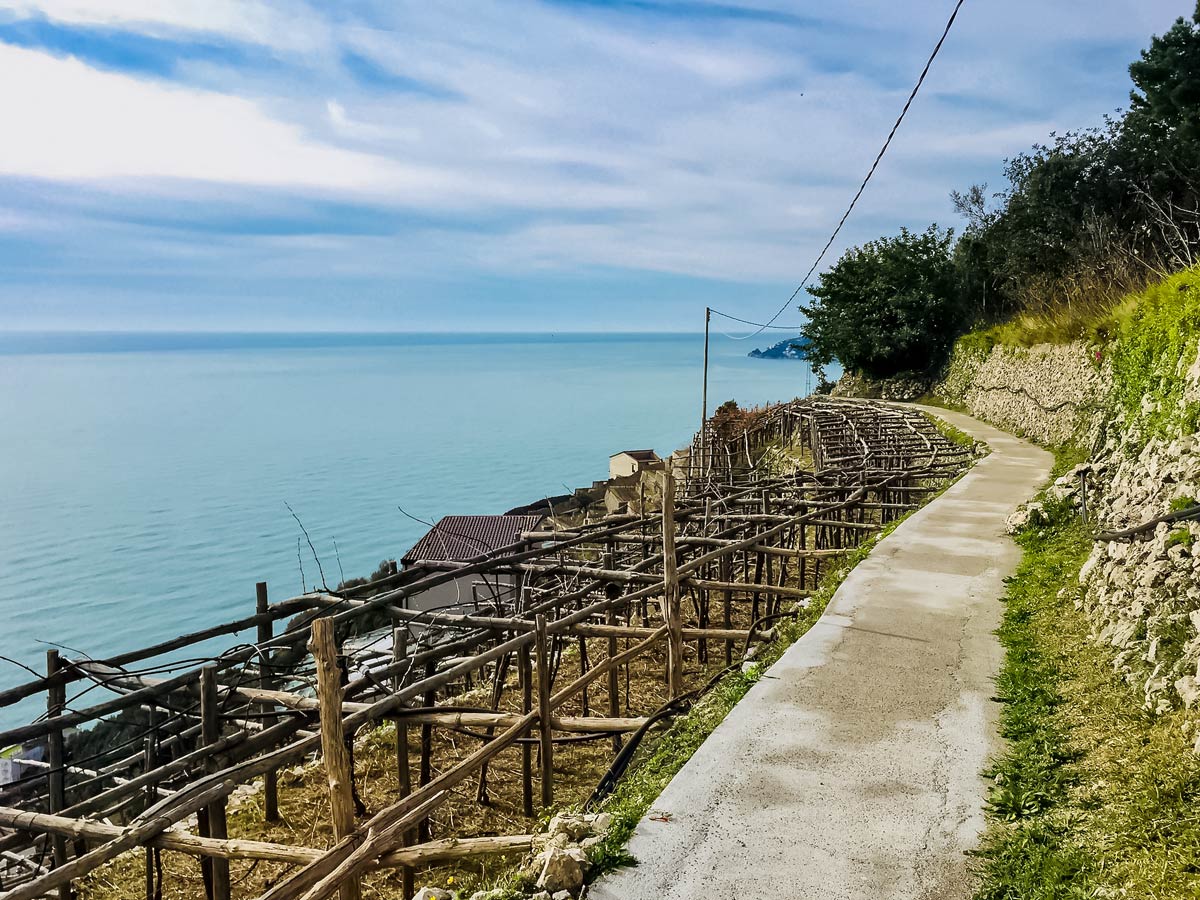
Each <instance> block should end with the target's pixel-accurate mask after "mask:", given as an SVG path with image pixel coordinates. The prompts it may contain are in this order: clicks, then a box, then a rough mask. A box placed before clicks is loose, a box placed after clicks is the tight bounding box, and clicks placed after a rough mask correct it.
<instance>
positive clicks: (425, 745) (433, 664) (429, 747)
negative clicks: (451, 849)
mask: <svg viewBox="0 0 1200 900" xmlns="http://www.w3.org/2000/svg"><path fill="white" fill-rule="evenodd" d="M436 674H437V660H435V659H431V660H429V661H428V662H427V663H425V677H426V678H432V677H433V676H434V675H436ZM421 702H422V703H423V704H424V705H425V706H426V707H427V708H429V709H432V708H433V707H434V706H436V705H437V689H436V688H433V689H431V690H428V691H426V692H425V696H424V699H423V700H422V701H421ZM432 778H433V726H432V725H428V724H426V725H422V726H421V772H420V779H421V782H420V783H421V787H424V786H425V785H427V784H429V781H430V779H432ZM417 835H418V840H420V842H421V843H425V842H426V841H428V840H429V838H430V837H431V831H430V827H429V817H428V816H426V817H424V818H423V819H421V821H420V823H419V824H418V825H417Z"/></svg>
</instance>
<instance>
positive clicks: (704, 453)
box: [667, 306, 712, 476]
mask: <svg viewBox="0 0 1200 900" xmlns="http://www.w3.org/2000/svg"><path fill="white" fill-rule="evenodd" d="M711 320H712V310H711V309H709V308H708V307H707V306H706V307H704V386H703V387H702V388H701V392H700V394H701V399H700V465H701V466H702V467H703V468H702V469H701V470H700V474H701V476H703V475H704V474H705V473H706V472H707V468H708V446H707V443H708V437H707V435H706V434H705V432H706V431H707V429H706V428H705V426H706V425H707V424H708V324H709V322H710V321H711ZM667 465H668V474H669V467H670V463H668V464H667Z"/></svg>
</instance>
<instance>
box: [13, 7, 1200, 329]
mask: <svg viewBox="0 0 1200 900" xmlns="http://www.w3.org/2000/svg"><path fill="white" fill-rule="evenodd" d="M952 5H953V4H952V0H937V2H934V0H916V2H907V3H896V2H894V0H893V2H884V0H845V2H842V3H837V4H828V3H812V2H810V3H798V2H795V3H786V2H779V0H753V2H745V3H743V2H739V0H726V2H703V0H697V2H678V3H672V2H665V0H615V2H604V0H547V2H524V0H503V2H489V0H473V2H454V0H438V2H435V3H430V2H428V0H424V2H404V0H355V2H341V3H337V2H312V3H305V2H303V0H286V2H274V0H0V85H3V89H2V90H0V123H2V125H0V129H2V132H3V137H2V138H0V328H4V329H62V328H67V329H88V330H91V329H112V330H123V329H168V330H176V329H180V330H182V329H206V330H241V329H249V330H310V329H327V330H328V329H332V330H351V331H353V330H460V329H469V330H616V331H631V330H693V329H695V328H698V327H700V325H701V323H702V315H703V307H704V306H705V305H706V304H710V305H713V306H715V307H718V308H721V309H725V310H728V311H730V312H732V313H734V314H736V315H741V316H745V317H747V318H762V317H765V316H768V315H770V314H771V313H772V312H774V310H775V309H776V308H777V307H778V306H779V305H780V304H781V303H782V302H783V301H784V300H785V299H786V298H787V296H788V295H789V294H790V293H791V291H792V289H793V288H794V287H795V282H796V280H797V279H798V278H799V277H800V276H801V275H802V274H803V273H804V271H806V270H807V268H808V266H809V264H810V263H811V261H812V258H813V256H814V255H815V253H816V252H817V251H818V250H819V249H820V246H821V244H822V243H823V242H824V239H825V238H826V237H827V235H828V233H829V231H830V230H831V229H832V227H833V225H834V224H835V223H836V221H837V219H838V218H839V216H840V215H841V212H842V209H843V208H844V206H845V204H846V203H847V202H848V200H849V197H850V196H851V195H852V194H853V192H854V190H855V188H856V187H857V183H858V181H859V180H861V178H862V175H863V173H864V172H865V171H866V168H867V166H868V165H869V164H870V161H871V159H872V158H873V157H874V154H875V153H876V152H877V150H878V147H879V144H880V142H881V141H882V139H883V137H884V135H885V134H886V133H887V130H888V128H889V127H890V125H891V123H892V121H893V120H894V118H895V116H896V114H897V113H898V111H899V109H900V106H901V105H902V104H903V102H904V99H905V97H906V95H907V92H908V91H909V90H910V89H911V86H912V84H913V82H914V80H915V78H916V75H917V73H918V72H919V71H920V68H921V66H922V65H923V64H924V61H925V58H926V57H927V55H928V53H929V50H930V49H931V47H932V45H933V43H934V41H935V40H936V38H937V36H938V34H940V32H941V29H942V27H943V25H944V23H945V20H946V17H947V16H948V14H949V12H950V8H951V6H952ZM1192 8H1193V4H1192V2H1191V0H1170V2H1168V0H1141V2H1139V0H1125V2H1118V0H1055V2H1053V3H1048V2H1046V0H1007V2H1004V3H999V2H996V0H966V3H965V5H964V7H963V10H962V13H961V14H960V16H959V20H958V22H957V24H956V26H955V29H954V31H953V32H952V33H951V35H950V38H949V39H948V41H947V43H946V46H945V48H944V49H943V52H942V55H941V56H940V57H939V58H938V60H937V61H936V63H935V64H934V68H933V70H932V72H931V74H930V77H929V79H928V80H927V81H926V85H925V88H924V90H923V92H922V94H921V96H920V97H919V98H918V100H917V102H916V104H915V106H914V107H913V109H912V111H911V112H910V114H909V117H908V118H907V119H906V121H905V124H904V126H903V128H902V130H901V132H900V134H899V136H898V137H897V139H896V141H895V142H894V143H893V146H892V149H891V151H890V152H889V155H888V157H887V158H886V159H885V161H884V163H883V165H882V166H881V168H880V170H879V172H878V173H877V175H876V177H875V179H874V180H873V182H872V183H871V185H870V186H869V187H868V189H867V193H866V194H865V196H864V198H863V200H862V201H861V202H860V204H859V206H858V208H857V210H856V212H855V214H854V216H853V217H852V218H851V220H850V222H849V224H848V225H847V227H846V229H845V230H844V232H843V234H842V238H841V239H840V240H839V243H838V244H837V245H835V247H834V252H833V254H832V255H831V257H830V260H832V259H836V256H837V253H838V252H840V251H841V250H842V249H844V248H845V247H847V246H849V245H852V244H857V243H860V242H862V241H863V240H867V239H869V238H872V237H875V236H877V235H879V234H882V233H889V232H895V231H896V230H898V229H899V227H900V226H902V225H903V226H908V227H911V228H923V227H924V226H925V225H927V224H928V223H929V222H931V221H937V222H938V223H939V224H942V225H955V226H957V225H958V224H959V223H958V222H957V221H956V220H955V216H954V213H953V210H952V208H951V206H950V202H949V199H948V195H949V192H950V191H951V190H952V189H955V188H963V187H966V186H967V185H970V184H971V183H973V182H980V181H986V182H988V183H989V184H990V185H991V186H992V187H993V188H998V187H1000V185H1001V179H1000V171H1001V167H1002V161H1003V159H1004V158H1005V157H1006V156H1009V155H1011V154H1013V153H1016V152H1019V151H1020V150H1022V149H1024V148H1026V147H1028V146H1029V145H1030V144H1031V143H1033V142H1035V141H1037V140H1040V139H1044V138H1045V137H1046V136H1047V135H1048V134H1049V133H1050V132H1051V131H1054V130H1059V131H1062V130H1068V129H1070V128H1076V127H1083V126H1087V125H1091V124H1096V123H1097V122H1098V121H1099V120H1100V118H1101V116H1102V115H1103V114H1104V113H1105V112H1108V111H1111V110H1113V109H1115V108H1118V107H1121V106H1123V105H1124V104H1125V103H1126V102H1127V98H1128V91H1129V82H1128V76H1127V72H1126V66H1127V65H1128V63H1129V62H1130V61H1131V60H1133V59H1134V58H1135V57H1136V55H1137V52H1138V50H1139V49H1140V48H1141V47H1143V46H1145V45H1146V43H1147V42H1148V39H1149V36H1150V35H1151V34H1153V33H1161V32H1162V31H1164V30H1165V29H1166V28H1168V27H1169V26H1170V24H1171V22H1172V21H1173V20H1174V18H1175V17H1177V16H1179V15H1186V14H1190V12H1191V10H1192ZM787 318H791V319H793V320H795V319H796V318H797V315H796V314H790V315H789V316H787Z"/></svg>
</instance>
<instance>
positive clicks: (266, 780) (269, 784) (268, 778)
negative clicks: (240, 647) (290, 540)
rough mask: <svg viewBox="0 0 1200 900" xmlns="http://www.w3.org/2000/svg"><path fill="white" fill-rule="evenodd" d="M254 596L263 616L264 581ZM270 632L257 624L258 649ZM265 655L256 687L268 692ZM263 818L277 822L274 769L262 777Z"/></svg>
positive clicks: (265, 706)
mask: <svg viewBox="0 0 1200 900" xmlns="http://www.w3.org/2000/svg"><path fill="white" fill-rule="evenodd" d="M254 595H255V609H256V611H257V612H258V614H259V615H260V616H261V615H265V614H266V613H267V612H269V610H270V607H269V605H268V603H267V583H266V582H265V581H260V582H259V583H258V584H256V585H255V586H254ZM271 631H272V628H271V623H270V622H259V623H258V645H259V646H260V647H261V646H262V645H263V644H265V643H266V642H267V641H269V640H271ZM266 654H267V651H263V655H261V656H259V658H258V671H259V679H258V686H259V687H261V688H262V689H263V690H270V689H271V688H272V687H274V683H273V680H272V678H271V677H270V675H268V674H267V665H268V663H267V656H266ZM262 709H263V712H271V711H272V710H273V707H272V706H271V704H269V703H264V704H263V707H262ZM263 818H264V819H266V820H267V821H268V822H278V821H279V777H278V773H277V772H276V771H275V770H274V769H272V770H271V771H270V772H268V773H267V774H266V775H264V776H263Z"/></svg>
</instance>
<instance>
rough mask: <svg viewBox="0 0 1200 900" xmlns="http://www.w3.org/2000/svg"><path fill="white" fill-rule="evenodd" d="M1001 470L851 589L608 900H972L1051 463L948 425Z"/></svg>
mask: <svg viewBox="0 0 1200 900" xmlns="http://www.w3.org/2000/svg"><path fill="white" fill-rule="evenodd" d="M931 412H934V413H935V414H936V415H939V416H941V417H942V418H944V419H946V420H947V421H949V422H951V423H952V424H954V425H955V426H957V427H958V428H961V429H962V430H963V431H966V432H968V433H969V434H972V435H974V436H976V437H977V438H979V439H981V440H983V441H986V442H987V443H988V444H989V445H990V446H991V448H992V453H991V454H990V455H989V456H988V457H986V458H985V459H983V460H981V461H980V462H979V463H978V464H977V465H976V466H975V468H974V469H972V470H971V471H970V472H969V473H968V474H967V475H966V476H964V477H963V478H962V479H960V480H959V481H958V482H957V483H956V484H955V485H953V486H952V487H951V488H950V489H949V490H948V491H947V492H946V493H945V494H944V495H943V496H942V497H941V498H939V499H938V500H936V501H934V502H933V503H931V504H930V505H929V506H927V507H925V508H924V509H922V510H920V511H919V512H917V513H916V514H915V515H913V516H912V517H911V518H909V519H908V521H906V522H905V523H904V524H903V525H901V526H900V527H899V528H898V529H896V531H895V532H893V534H892V535H890V536H889V537H888V538H887V539H885V540H883V541H881V542H880V544H879V546H878V547H877V548H876V549H875V551H874V552H872V553H871V555H870V557H868V558H867V559H866V560H865V561H864V562H863V563H861V564H860V565H859V566H858V567H857V568H856V569H855V570H854V571H853V572H852V573H851V575H850V577H849V578H847V579H846V581H845V583H844V584H843V585H842V586H841V588H840V589H839V590H838V592H837V593H836V594H835V595H834V598H833V602H832V603H831V604H830V606H829V609H828V610H827V611H826V613H825V615H824V616H823V617H822V618H821V620H820V621H819V622H817V624H816V625H815V626H813V628H812V629H811V630H810V631H809V632H808V633H807V634H806V635H805V636H804V637H802V638H801V639H800V640H799V641H798V642H797V643H796V644H794V645H793V646H792V647H790V648H789V649H788V650H787V652H786V653H784V655H783V657H782V658H781V659H780V660H779V662H777V663H776V664H775V665H774V666H773V667H772V668H771V670H770V672H769V673H768V674H767V676H766V677H764V679H763V680H762V681H760V682H759V683H758V684H756V685H755V686H754V688H753V689H752V690H751V691H750V693H749V694H748V695H747V696H746V698H745V699H744V700H743V701H742V702H741V703H739V704H738V705H737V707H736V708H735V709H734V710H733V711H732V712H731V713H730V715H729V716H728V717H727V718H726V719H725V721H724V722H722V723H721V725H720V726H719V727H718V728H717V730H716V731H715V732H713V734H712V736H711V737H710V738H709V739H708V740H707V741H706V742H705V743H704V745H703V746H702V747H701V748H700V750H699V751H698V752H697V753H696V754H695V756H693V757H692V759H691V760H690V761H689V762H688V763H687V765H685V766H684V767H683V769H682V770H681V771H680V772H679V774H678V775H676V777H675V778H674V780H672V782H671V783H670V785H668V786H667V789H666V790H665V791H664V792H663V794H662V796H661V797H659V799H658V801H657V802H656V803H655V804H654V807H653V811H655V812H658V811H662V812H665V813H668V814H669V817H670V821H666V822H664V821H653V820H650V819H648V818H647V819H643V820H642V822H641V823H640V824H639V825H638V828H637V833H636V834H635V835H634V838H633V841H632V843H631V844H630V848H629V849H630V851H631V852H632V853H633V855H634V856H635V857H636V858H637V859H638V860H639V861H640V864H639V865H638V866H637V867H636V868H629V869H623V870H621V871H619V872H616V873H613V874H612V875H610V876H608V877H606V878H604V879H602V880H601V881H600V882H598V883H597V884H596V885H594V886H593V888H592V891H591V893H590V894H589V897H591V898H592V900H652V898H653V900H671V898H705V900H763V898H774V897H779V898H806V900H807V898H812V900H818V898H820V900H834V898H847V900H850V898H853V900H879V898H922V900H934V898H937V900H941V898H955V900H960V898H962V900H965V898H967V897H969V896H970V893H971V879H970V876H969V871H968V860H967V858H966V857H965V856H964V851H966V850H968V849H970V848H972V847H973V846H974V845H975V842H976V840H977V836H978V834H979V831H980V829H981V827H982V826H983V814H982V804H983V799H984V790H985V785H984V782H983V780H982V779H981V778H980V777H979V772H980V770H981V769H982V768H983V767H984V764H985V761H986V759H987V757H988V755H989V754H990V753H991V752H992V750H993V749H994V748H995V746H996V738H995V721H994V719H995V715H996V705H995V704H994V703H992V702H990V700H989V698H990V697H991V695H992V689H993V688H992V679H993V677H994V675H995V673H996V670H997V668H998V666H999V663H1000V659H1001V650H1000V647H999V645H998V644H997V642H996V638H995V636H994V635H993V631H994V630H995V628H996V626H997V625H998V623H999V618H1000V603H999V602H998V600H999V598H1000V597H1001V596H1002V594H1003V590H1004V585H1003V581H1002V579H1003V578H1004V576H1006V575H1008V574H1010V573H1011V572H1012V571H1013V569H1014V567H1015V566H1016V564H1017V562H1018V559H1019V551H1018V550H1017V548H1016V546H1015V545H1014V544H1013V543H1012V541H1011V540H1009V539H1008V538H1006V537H1005V536H1004V520H1005V518H1006V517H1007V516H1008V515H1009V513H1010V512H1012V510H1013V509H1014V508H1015V507H1016V506H1017V505H1018V503H1020V502H1021V501H1024V500H1026V499H1028V498H1029V497H1030V496H1032V495H1033V493H1034V492H1035V490H1036V488H1037V487H1038V486H1039V485H1040V484H1041V483H1042V482H1043V481H1044V480H1045V478H1046V476H1047V474H1048V473H1049V471H1050V464H1051V457H1050V454H1048V453H1046V452H1045V451H1043V450H1039V449H1037V448H1036V447H1034V446H1033V445H1031V444H1028V443H1026V442H1025V441H1021V440H1018V439H1016V438H1014V437H1012V436H1011V435H1008V434H1005V433H1004V432H1001V431H997V430H996V429H994V428H991V427H989V426H987V425H984V424H982V423H980V422H978V421H976V420H974V419H971V418H968V417H967V416H963V415H959V414H956V413H950V412H946V411H944V410H931Z"/></svg>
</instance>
